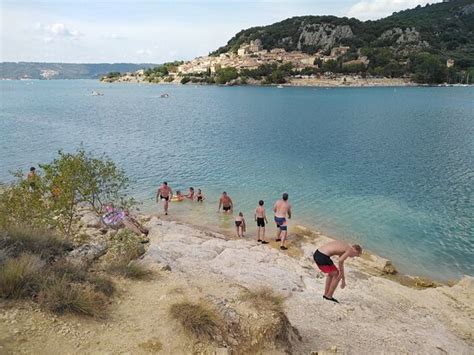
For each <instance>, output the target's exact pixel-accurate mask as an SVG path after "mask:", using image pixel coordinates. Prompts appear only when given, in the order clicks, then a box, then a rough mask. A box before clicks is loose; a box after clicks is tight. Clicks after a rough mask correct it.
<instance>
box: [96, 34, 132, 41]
mask: <svg viewBox="0 0 474 355" xmlns="http://www.w3.org/2000/svg"><path fill="white" fill-rule="evenodd" d="M102 37H104V38H105V39H110V40H123V39H127V37H125V36H122V35H119V34H117V33H106V34H104V35H103V36H102Z"/></svg>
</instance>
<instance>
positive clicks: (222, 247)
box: [144, 221, 474, 353]
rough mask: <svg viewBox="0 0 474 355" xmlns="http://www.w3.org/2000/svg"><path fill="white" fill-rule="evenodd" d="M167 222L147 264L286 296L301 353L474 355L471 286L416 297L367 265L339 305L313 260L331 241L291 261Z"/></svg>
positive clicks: (349, 270)
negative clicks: (445, 353)
mask: <svg viewBox="0 0 474 355" xmlns="http://www.w3.org/2000/svg"><path fill="white" fill-rule="evenodd" d="M160 223H161V225H158V224H154V223H153V221H151V222H149V224H148V227H149V228H150V235H149V236H150V247H149V249H148V251H147V253H146V254H145V256H144V262H145V263H149V264H155V263H160V264H166V265H169V266H170V267H171V269H172V270H173V272H177V273H180V274H183V275H186V277H188V278H191V279H193V280H196V282H197V281H198V280H202V282H204V280H206V283H207V284H209V283H210V284H212V283H214V284H215V287H219V284H220V283H222V284H224V283H225V284H226V285H228V284H235V285H239V287H244V288H248V289H258V288H261V287H270V288H272V289H273V290H274V291H275V292H276V293H278V294H281V295H283V296H285V297H286V301H285V314H286V315H287V317H288V320H289V322H291V324H292V325H293V326H295V327H296V329H297V330H298V332H299V334H301V336H302V342H301V343H296V344H294V348H293V351H294V352H296V353H311V351H315V350H319V351H321V350H325V349H330V348H331V347H333V346H337V348H338V349H342V350H341V351H344V352H348V351H349V352H350V351H354V352H357V353H367V352H381V351H382V352H397V353H398V352H409V353H412V352H413V353H437V352H439V351H440V350H439V349H445V350H448V349H449V351H450V352H453V353H468V352H472V351H473V339H474V337H473V334H472V329H474V323H473V320H472V319H473V317H472V315H473V312H474V301H473V298H472V295H473V294H474V287H473V284H472V282H471V281H469V279H468V281H466V280H463V281H462V282H461V283H459V284H458V285H457V286H455V287H447V286H445V287H438V288H433V289H427V290H416V289H412V288H409V287H405V286H402V285H400V284H398V283H396V282H393V281H391V280H388V279H384V278H381V277H378V276H373V273H368V272H366V271H364V270H367V269H368V268H373V269H374V270H379V273H382V272H381V270H380V268H382V269H383V268H385V267H386V266H387V265H386V263H383V262H382V261H380V260H378V259H376V260H375V261H374V262H371V260H370V259H364V260H362V258H361V259H360V260H354V261H351V262H349V263H348V265H347V266H346V274H347V276H346V279H347V284H348V285H347V287H346V288H345V289H344V290H338V291H337V293H336V295H335V296H336V298H338V299H339V300H340V301H341V304H339V305H337V304H333V303H330V302H327V301H324V300H323V299H322V292H323V289H324V275H322V274H321V273H320V272H319V271H317V270H316V268H315V265H314V262H313V260H312V253H313V252H314V250H315V249H316V248H317V247H318V245H321V244H323V243H324V242H326V241H327V240H329V239H328V238H326V237H324V236H314V235H312V236H311V238H309V237H308V238H304V241H297V240H295V239H294V237H293V240H292V241H291V242H290V251H291V248H296V244H300V246H299V249H300V253H299V254H296V256H295V254H291V253H290V255H293V256H290V255H287V254H285V253H284V252H280V251H279V250H277V249H276V248H274V247H271V246H265V245H260V244H257V243H256V242H255V241H254V240H253V238H250V237H249V238H248V240H247V239H238V240H236V239H230V238H228V237H226V236H224V235H222V234H217V233H208V232H203V231H200V230H197V229H195V228H192V227H189V226H186V225H181V224H178V223H175V222H166V221H163V222H160ZM298 255H299V256H298ZM382 260H383V259H382ZM209 280H211V281H209ZM229 296H231V294H229Z"/></svg>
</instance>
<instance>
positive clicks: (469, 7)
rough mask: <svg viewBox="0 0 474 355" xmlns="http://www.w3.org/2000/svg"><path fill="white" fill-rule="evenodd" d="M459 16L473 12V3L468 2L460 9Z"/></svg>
mask: <svg viewBox="0 0 474 355" xmlns="http://www.w3.org/2000/svg"><path fill="white" fill-rule="evenodd" d="M458 14H459V16H469V15H472V14H474V4H469V5H466V6H464V7H463V8H462V9H461V10H460V11H459V13H458Z"/></svg>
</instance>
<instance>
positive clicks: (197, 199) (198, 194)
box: [196, 189, 204, 202]
mask: <svg viewBox="0 0 474 355" xmlns="http://www.w3.org/2000/svg"><path fill="white" fill-rule="evenodd" d="M196 201H197V202H202V201H204V195H203V194H202V191H201V189H198V191H197V194H196Z"/></svg>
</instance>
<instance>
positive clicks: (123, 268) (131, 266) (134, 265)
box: [107, 259, 152, 280]
mask: <svg viewBox="0 0 474 355" xmlns="http://www.w3.org/2000/svg"><path fill="white" fill-rule="evenodd" d="M107 271H108V272H109V273H111V274H114V275H117V276H122V277H126V278H128V279H134V280H145V279H148V278H150V277H151V275H152V272H151V271H150V270H149V269H147V268H146V267H144V266H143V265H141V264H140V263H138V262H137V261H128V260H126V259H125V260H120V261H116V262H113V263H111V264H110V265H108V266H107Z"/></svg>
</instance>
